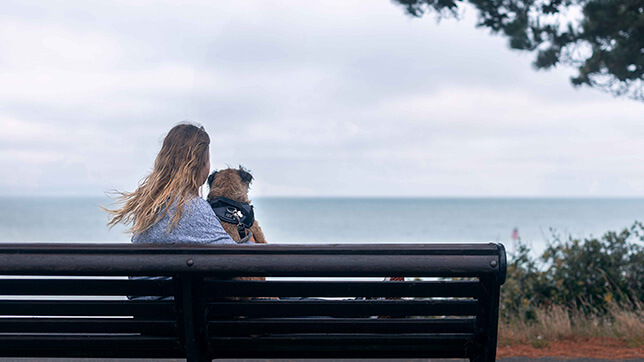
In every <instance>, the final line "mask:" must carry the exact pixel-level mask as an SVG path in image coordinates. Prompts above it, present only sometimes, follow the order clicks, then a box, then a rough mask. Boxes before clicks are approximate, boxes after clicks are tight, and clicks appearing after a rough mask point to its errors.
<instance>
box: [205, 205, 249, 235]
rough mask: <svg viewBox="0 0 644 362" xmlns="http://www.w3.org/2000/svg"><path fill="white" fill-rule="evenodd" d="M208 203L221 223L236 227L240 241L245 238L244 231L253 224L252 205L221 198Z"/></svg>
mask: <svg viewBox="0 0 644 362" xmlns="http://www.w3.org/2000/svg"><path fill="white" fill-rule="evenodd" d="M208 203H209V204H210V207H212V210H213V211H214V212H215V215H217V218H219V220H220V221H221V222H226V223H229V224H235V225H237V232H238V233H239V237H240V238H242V239H243V238H245V237H246V229H247V228H250V227H251V226H253V222H255V211H254V210H253V205H251V204H249V203H247V202H239V201H236V200H233V199H229V198H227V197H223V196H218V197H215V198H214V199H210V200H208Z"/></svg>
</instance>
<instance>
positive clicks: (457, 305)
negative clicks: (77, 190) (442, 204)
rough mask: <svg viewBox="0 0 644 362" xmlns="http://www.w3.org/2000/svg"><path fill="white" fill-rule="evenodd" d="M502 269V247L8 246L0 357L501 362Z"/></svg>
mask: <svg viewBox="0 0 644 362" xmlns="http://www.w3.org/2000/svg"><path fill="white" fill-rule="evenodd" d="M505 265H506V262H505V251H504V250H503V247H502V245H500V244H427V245H400V244H396V245H393V244H389V245H323V246H321V245H251V246H217V247H202V246H159V245H130V244H119V245H88V244H82V245H79V244H3V245H0V275H4V277H2V279H1V280H0V298H2V300H0V355H2V356H47V357H71V356H91V357H154V358H177V357H186V356H187V357H188V359H189V360H208V359H211V358H289V357H290V358H306V357H317V358H324V357H329V358H333V357H338V358H339V357H345V358H347V357H363V358H369V357H398V358H400V357H409V358H413V357H418V358H421V357H425V358H426V357H463V358H472V359H481V360H494V357H495V352H496V336H497V320H498V301H499V287H500V285H501V284H503V282H504V280H505V272H506V271H505ZM141 276H145V278H140V277H141ZM395 276H404V277H406V281H404V282H383V278H384V277H395ZM257 277H269V279H268V280H254V279H253V278H257ZM127 296H135V297H134V298H128V297H127ZM79 341H80V342H79Z"/></svg>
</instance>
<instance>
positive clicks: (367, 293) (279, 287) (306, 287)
mask: <svg viewBox="0 0 644 362" xmlns="http://www.w3.org/2000/svg"><path fill="white" fill-rule="evenodd" d="M204 289H205V293H206V296H208V297H222V296H226V297H230V296H232V297H470V298H476V297H478V296H479V293H480V284H479V282H478V281H427V282H382V281H379V282H347V281H344V282H342V281H338V282H334V281H313V282H312V281H266V282H261V281H236V280H216V281H206V282H204Z"/></svg>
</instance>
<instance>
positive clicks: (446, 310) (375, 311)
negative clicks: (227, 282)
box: [208, 300, 477, 318]
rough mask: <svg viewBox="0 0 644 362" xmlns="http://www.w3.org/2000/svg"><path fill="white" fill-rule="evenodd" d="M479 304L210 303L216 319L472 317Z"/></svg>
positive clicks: (354, 302)
mask: <svg viewBox="0 0 644 362" xmlns="http://www.w3.org/2000/svg"><path fill="white" fill-rule="evenodd" d="M476 303H477V302H476V301H475V300H426V301H425V300H421V301H404V300H373V301H372V300H360V301H356V300H350V301H347V300H301V301H282V300H250V301H230V302H213V303H208V312H209V315H210V316H211V317H212V318H216V317H222V316H223V317H231V316H243V317H266V318H271V317H307V316H309V317H310V316H330V317H341V318H360V317H362V318H369V316H391V317H410V316H471V315H475V314H476Z"/></svg>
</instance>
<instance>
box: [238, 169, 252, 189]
mask: <svg viewBox="0 0 644 362" xmlns="http://www.w3.org/2000/svg"><path fill="white" fill-rule="evenodd" d="M237 171H238V172H239V177H240V178H241V180H242V182H244V183H247V184H249V185H250V183H251V182H253V175H251V174H250V172H248V170H247V169H245V168H244V167H243V166H242V165H239V170H237Z"/></svg>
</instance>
